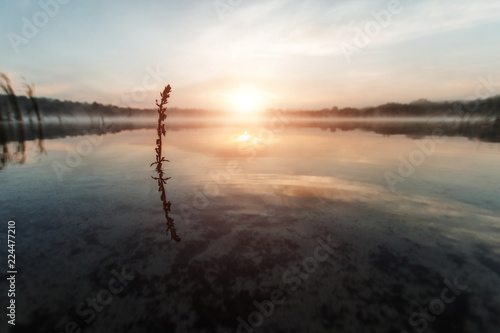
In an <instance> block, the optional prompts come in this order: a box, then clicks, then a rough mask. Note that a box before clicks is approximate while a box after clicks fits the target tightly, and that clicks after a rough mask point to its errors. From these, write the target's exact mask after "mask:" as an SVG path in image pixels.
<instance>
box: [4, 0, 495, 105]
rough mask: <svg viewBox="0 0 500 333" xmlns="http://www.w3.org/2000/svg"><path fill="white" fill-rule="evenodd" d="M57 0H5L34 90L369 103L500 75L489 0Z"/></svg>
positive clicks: (126, 99)
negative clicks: (168, 90) (165, 90)
mask: <svg viewBox="0 0 500 333" xmlns="http://www.w3.org/2000/svg"><path fill="white" fill-rule="evenodd" d="M59 1H61V3H59V2H58V1H57V0H45V1H41V2H39V1H24V0H4V1H2V4H1V5H0V9H1V13H0V36H1V39H0V49H1V50H2V51H1V52H0V71H1V72H5V73H7V74H9V76H10V77H11V79H12V80H13V81H14V82H16V84H17V85H18V86H19V87H20V86H21V85H20V82H21V77H25V78H26V79H27V80H28V81H30V82H33V83H34V84H35V93H36V94H37V95H38V96H48V97H54V98H60V99H69V100H78V101H87V102H93V101H98V102H102V103H105V104H107V103H113V104H118V105H121V106H127V105H128V106H139V107H153V106H154V105H153V103H152V102H153V101H154V99H155V98H156V96H157V94H158V92H159V90H160V89H161V88H162V86H163V85H165V84H167V83H169V84H171V85H172V87H173V94H172V98H171V102H172V105H175V106H180V107H198V108H223V109H230V108H233V107H238V103H239V104H240V106H241V104H242V103H245V102H247V103H252V105H253V106H255V107H260V108H263V107H285V108H288V109H297V108H323V107H331V106H334V105H337V106H341V107H344V106H356V107H360V106H367V105H376V104H381V103H385V102H389V101H397V102H411V101H413V100H416V99H419V98H428V99H431V100H449V99H466V98H468V97H469V96H471V95H473V94H474V90H475V88H476V86H477V85H478V83H479V80H478V77H480V76H483V77H488V76H489V75H493V78H494V80H496V81H500V66H499V65H500V57H499V56H498V55H499V51H500V43H498V36H499V35H500V2H498V1H493V0H477V1H470V0H469V1H465V0H453V1H452V0H449V1H447V0H421V1H417V0H413V1H412V0H405V1H399V4H398V1H397V0H391V1H379V0H375V1H374V0H372V1H357V0H349V1H347V0H339V1H324V0H269V1H262V0H253V1H249V0H215V1H214V0H195V1H168V0H162V1H158V0H143V1H132V0H120V1H118V0H116V1H115V0H108V1H103V0H101V1H96V0H90V1H89V0H87V1H79V0H64V1H63V0H59ZM393 1H395V2H393ZM62 2H65V3H62ZM42 3H46V4H51V5H50V6H48V7H47V8H50V9H49V10H46V9H45V10H44V8H43V7H44V6H43V5H41V4H42ZM54 3H57V5H58V7H59V8H57V10H55V9H54V8H55V7H54ZM216 5H217V6H216ZM216 7H217V8H219V11H218V10H217V8H216ZM391 9H394V10H393V11H391ZM47 11H48V12H49V13H47ZM50 11H52V12H50ZM373 13H379V14H380V15H382V16H381V17H383V18H384V19H386V20H385V21H381V22H382V23H383V24H382V23H379V22H377V20H376V19H375V16H374V14H373ZM387 13H389V14H390V18H388V16H387V15H386V16H384V14H387ZM49 14H51V15H49ZM44 15H45V16H44ZM23 18H24V19H23ZM45 18H48V19H47V20H45ZM36 19H37V20H39V21H38V27H37V26H36V25H35V28H36V29H38V31H37V32H36V33H34V34H33V33H32V35H33V36H31V35H29V34H28V36H26V34H24V35H23V26H25V25H26V21H28V22H30V24H35V23H37V22H34V21H36ZM370 22H371V23H370ZM367 24H368V26H369V27H371V28H372V29H373V30H371V31H370V30H367V28H366V27H367ZM377 25H378V26H377ZM24 30H25V31H26V28H25V29H24ZM28 30H29V29H28ZM359 31H361V35H362V36H365V37H359V36H360V33H359ZM13 36H16V37H13ZM27 37H29V38H27ZM356 38H357V41H358V44H356ZM19 40H22V42H19ZM367 40H368V41H369V43H367V44H366V45H364V44H365V43H364V42H366V41H367ZM360 41H361V42H363V43H361V42H360ZM16 43H17V44H16ZM346 45H347V46H346ZM346 47H347V48H349V47H351V48H350V50H351V51H352V50H353V47H354V48H356V49H355V52H353V53H350V54H346ZM343 50H344V51H343ZM151 73H156V74H154V75H153V74H151ZM19 89H21V88H19ZM498 89H499V92H498V94H500V87H498Z"/></svg>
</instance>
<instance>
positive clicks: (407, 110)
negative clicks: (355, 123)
mask: <svg viewBox="0 0 500 333" xmlns="http://www.w3.org/2000/svg"><path fill="white" fill-rule="evenodd" d="M275 111H276V110H268V112H269V113H272V112H275ZM464 115H468V116H475V117H500V95H499V96H495V97H490V98H487V99H477V100H474V101H451V102H431V101H428V100H426V99H419V100H417V101H414V102H411V103H409V104H401V103H387V104H383V105H379V106H375V107H365V108H361V109H357V108H351V107H346V108H341V109H339V108H338V107H336V106H334V107H332V108H331V109H321V110H298V111H288V112H287V116H289V117H297V118H308V117H314V118H316V117H318V118H368V117H433V116H441V117H450V116H455V117H461V116H464Z"/></svg>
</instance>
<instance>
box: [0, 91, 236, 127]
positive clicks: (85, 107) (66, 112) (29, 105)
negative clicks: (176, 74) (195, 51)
mask: <svg viewBox="0 0 500 333" xmlns="http://www.w3.org/2000/svg"><path fill="white" fill-rule="evenodd" d="M34 101H35V102H36V103H37V110H39V111H38V114H40V116H41V117H52V118H57V119H58V120H59V121H62V120H64V119H66V118H81V117H86V118H88V119H102V118H123V119H126V118H137V117H155V116H156V110H154V109H139V108H128V107H118V106H115V105H110V104H108V105H105V104H101V103H97V102H93V103H85V102H72V101H61V100H58V99H52V98H44V97H38V98H36V100H34ZM12 105H15V107H14V108H13V107H12ZM12 109H14V110H16V115H19V118H15V119H16V120H22V119H23V117H24V118H26V117H28V116H29V114H30V111H31V110H32V109H33V99H32V98H29V97H26V96H15V95H14V96H12V95H0V121H2V120H3V121H8V120H12V119H13V117H12V116H11V117H6V116H4V117H2V115H7V114H11V113H12V112H11V111H12ZM169 114H170V115H171V116H174V117H200V118H202V117H224V116H227V115H228V113H227V112H225V111H218V110H204V109H181V108H175V107H172V108H169Z"/></svg>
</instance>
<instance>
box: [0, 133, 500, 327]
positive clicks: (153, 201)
mask: <svg viewBox="0 0 500 333" xmlns="http://www.w3.org/2000/svg"><path fill="white" fill-rule="evenodd" d="M155 140H156V130H155V129H154V128H148V129H137V130H133V131H121V132H118V133H112V134H106V135H103V136H95V135H94V136H74V137H66V138H53V139H50V138H49V139H46V140H45V141H44V142H43V145H44V148H45V152H43V153H41V152H40V146H39V141H36V140H34V141H26V142H25V150H26V161H25V162H24V163H22V164H15V163H11V164H9V165H7V166H6V167H5V168H4V169H3V170H1V171H0V182H1V184H2V185H1V192H0V206H1V207H2V218H3V219H4V220H5V221H8V220H14V221H15V222H16V241H17V243H16V259H17V260H16V265H17V267H18V271H19V274H18V276H17V281H16V289H17V291H18V292H17V293H16V302H17V308H16V311H17V312H16V326H15V328H13V327H11V326H10V325H9V327H7V325H5V327H4V328H2V331H3V332H5V331H10V332H47V333H48V332H64V330H65V328H66V329H67V327H70V328H69V331H72V330H75V332H76V331H77V329H82V330H83V331H84V332H402V331H407V332H418V331H420V332H424V331H425V332H498V331H499V329H500V319H499V318H500V310H499V309H500V259H499V255H500V240H499V239H500V237H499V236H500V217H499V212H500V190H499V184H500V175H499V172H498V165H499V164H500V148H499V146H498V143H486V142H480V141H477V140H471V139H468V138H465V137H460V136H453V137H442V138H441V140H438V141H439V142H438V141H432V140H431V138H430V137H429V136H424V137H419V138H415V137H414V136H413V137H408V136H405V135H390V136H388V135H381V134H377V133H374V132H370V131H361V130H352V131H342V130H337V131H335V132H332V131H331V130H325V129H323V130H322V129H318V128H294V127H285V128H283V129H281V128H280V130H274V131H269V130H267V131H263V128H262V127H261V126H259V125H255V124H254V125H251V126H217V127H206V128H198V129H197V128H189V129H182V128H177V129H176V130H175V131H169V132H167V136H166V138H165V139H164V151H163V156H165V157H166V158H167V159H168V160H170V163H165V164H164V171H165V174H164V176H165V177H171V178H170V179H168V180H166V182H165V184H164V186H163V190H164V193H165V197H164V198H163V200H162V197H161V196H162V191H158V185H159V183H158V180H155V179H153V178H152V177H157V176H158V173H157V172H156V171H155V170H154V167H150V164H151V163H152V162H153V161H154V160H155V152H154V145H155ZM83 141H85V143H82V142H83ZM88 142H90V144H91V145H92V146H91V147H92V148H91V149H90V150H91V151H89V153H88V154H87V152H85V154H83V155H84V156H80V158H81V160H79V159H78V158H77V159H74V156H73V157H69V155H68V154H69V153H68V152H69V151H74V150H77V148H79V149H80V151H83V150H82V149H84V148H85V147H87V148H88V145H87V146H85V145H86V144H87V143H88ZM92 142H93V143H92ZM16 144H17V143H15V142H14V143H12V142H11V143H9V144H8V145H7V146H8V147H9V148H10V150H11V151H15V149H16ZM422 150H425V152H422ZM71 158H73V159H71ZM68 161H69V162H70V163H68ZM412 161H413V162H412ZM61 165H62V166H64V169H61ZM54 168H55V169H54ZM61 170H63V171H61ZM388 180H389V181H388ZM390 184H392V190H391V186H390ZM160 190H161V188H160ZM170 219H173V221H172V220H170ZM3 228H4V230H1V232H5V231H6V227H5V224H4V227H3ZM167 229H168V230H167ZM2 237H3V239H2V249H1V251H2V252H1V253H2V258H6V256H7V251H6V246H3V244H5V243H4V240H5V238H6V235H5V233H4V234H2ZM2 260H5V259H2ZM4 287H6V284H5V279H3V282H2V290H6V289H5V288H4ZM2 293H3V291H2ZM2 302H3V303H2V306H4V309H5V306H6V304H4V303H5V302H4V301H2ZM4 311H5V310H4ZM3 315H4V316H5V314H3ZM3 324H4V321H2V325H3ZM67 331H68V330H67Z"/></svg>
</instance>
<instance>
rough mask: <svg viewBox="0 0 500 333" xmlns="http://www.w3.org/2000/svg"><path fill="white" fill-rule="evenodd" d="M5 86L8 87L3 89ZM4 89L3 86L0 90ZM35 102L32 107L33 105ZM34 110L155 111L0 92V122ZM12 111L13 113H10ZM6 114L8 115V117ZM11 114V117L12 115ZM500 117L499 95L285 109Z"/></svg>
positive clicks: (194, 113)
mask: <svg viewBox="0 0 500 333" xmlns="http://www.w3.org/2000/svg"><path fill="white" fill-rule="evenodd" d="M7 89H8V88H7ZM3 90H4V91H5V89H3ZM35 105H36V107H35ZM32 110H36V114H37V117H53V118H57V119H59V121H62V120H63V119H65V118H77V117H80V118H81V117H87V118H89V119H91V120H94V119H104V118H122V119H126V118H137V117H147V118H149V117H155V116H156V110H154V109H140V108H127V107H118V106H114V105H110V104H107V105H104V104H101V103H97V102H93V103H85V102H83V103H82V102H72V101H61V100H58V99H51V98H43V97H38V98H36V99H35V98H34V97H33V96H31V97H26V96H16V95H15V94H7V95H0V121H2V120H3V121H8V120H14V119H15V120H22V119H23V117H24V118H26V117H29V115H30V113H31V112H32ZM12 111H14V112H12ZM275 111H276V110H275V109H268V110H266V111H265V112H264V115H266V114H268V115H271V114H272V113H273V112H275ZM229 114H231V113H229V112H227V111H221V110H206V109H193V108H176V107H171V108H169V115H170V116H171V117H174V118H183V117H186V118H191V117H192V118H195V117H198V118H203V117H208V118H209V117H225V116H228V115H229ZM8 115H10V116H8ZM12 115H14V116H12ZM463 115H467V116H474V117H500V96H495V97H490V98H487V99H483V100H475V101H468V102H464V101H449V102H431V101H428V100H424V99H421V100H418V101H414V102H411V103H408V104H401V103H387V104H383V105H379V106H375V107H365V108H359V109H358V108H352V107H346V108H338V107H336V106H334V107H332V108H330V109H328V108H325V109H321V110H295V111H287V116H289V117H293V118H373V117H433V116H441V117H449V116H455V117H459V116H463Z"/></svg>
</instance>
